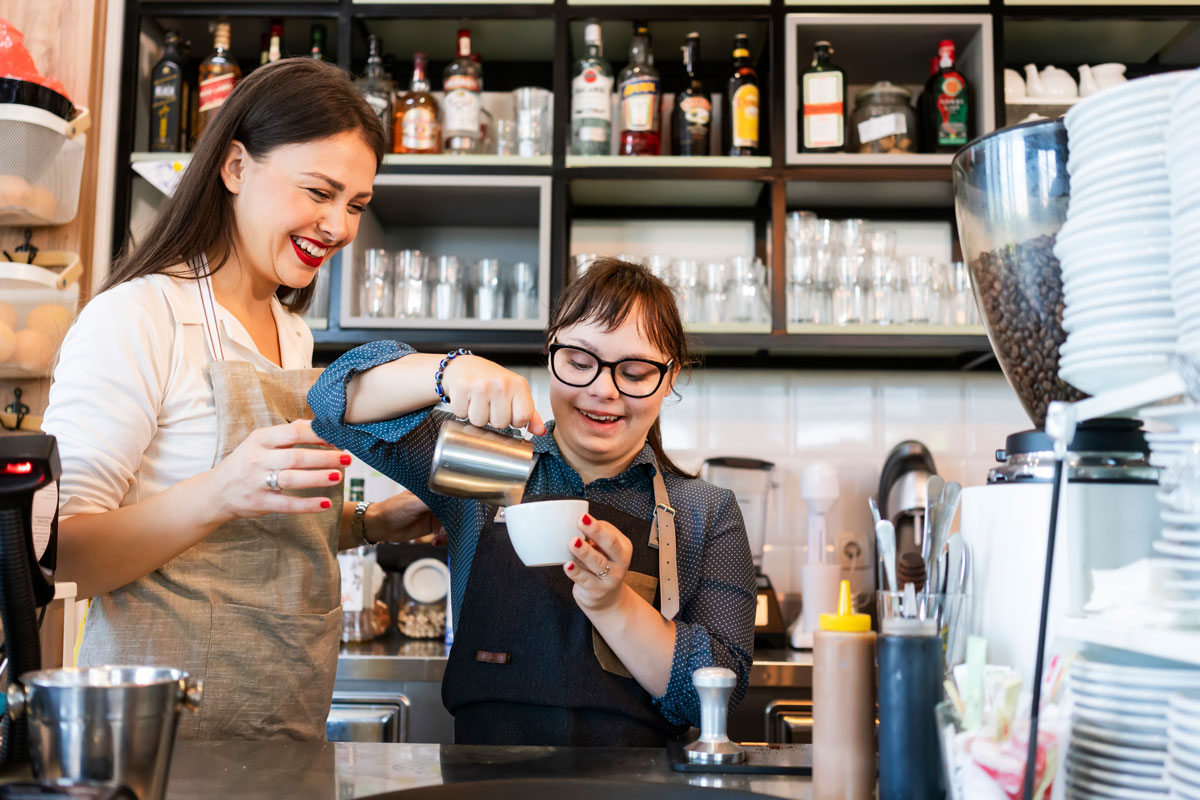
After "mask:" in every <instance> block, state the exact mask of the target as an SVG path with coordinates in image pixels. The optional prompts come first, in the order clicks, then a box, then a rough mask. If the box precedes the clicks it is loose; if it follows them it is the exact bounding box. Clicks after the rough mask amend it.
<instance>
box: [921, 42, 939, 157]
mask: <svg viewBox="0 0 1200 800" xmlns="http://www.w3.org/2000/svg"><path fill="white" fill-rule="evenodd" d="M939 62H940V59H939V58H938V57H937V56H931V57H930V59H929V76H930V78H932V77H933V76H934V75H936V74H937V71H938V65H939ZM925 80H926V82H927V83H928V81H929V78H926V79H925ZM932 108H933V95H932V94H930V91H929V88H928V86H927V87H926V88H925V89H924V90H922V92H921V94H920V96H919V97H917V150H918V151H920V152H922V153H932V152H933V144H932V142H931V141H930V139H931V137H932V136H933V131H932V130H931V125H930V121H931V119H932V117H933V114H934V112H933V111H932Z"/></svg>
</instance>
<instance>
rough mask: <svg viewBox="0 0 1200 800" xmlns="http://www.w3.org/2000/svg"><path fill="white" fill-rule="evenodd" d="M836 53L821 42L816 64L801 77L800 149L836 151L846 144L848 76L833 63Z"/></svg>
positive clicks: (814, 60) (816, 49) (829, 45)
mask: <svg viewBox="0 0 1200 800" xmlns="http://www.w3.org/2000/svg"><path fill="white" fill-rule="evenodd" d="M832 55H833V45H831V44H830V43H829V42H817V43H816V44H815V45H814V52H813V61H812V66H811V67H809V68H808V70H806V71H805V73H804V75H803V77H802V78H801V79H800V81H801V83H800V85H801V90H802V103H803V105H802V108H801V111H800V114H801V120H800V122H801V125H800V130H801V131H802V132H803V138H802V139H801V142H800V148H801V149H802V150H804V151H805V152H807V153H833V152H837V151H840V150H842V149H843V148H844V147H845V146H846V75H845V73H843V72H842V71H841V70H840V69H838V68H837V67H835V66H834V65H833V64H832V63H830V60H829V57H830V56H832Z"/></svg>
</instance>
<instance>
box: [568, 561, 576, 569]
mask: <svg viewBox="0 0 1200 800" xmlns="http://www.w3.org/2000/svg"><path fill="white" fill-rule="evenodd" d="M574 571H575V562H573V561H572V562H571V563H570V564H567V572H574Z"/></svg>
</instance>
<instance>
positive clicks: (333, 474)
mask: <svg viewBox="0 0 1200 800" xmlns="http://www.w3.org/2000/svg"><path fill="white" fill-rule="evenodd" d="M341 477H342V473H340V472H331V473H329V480H331V481H336V480H339V479H340V478H341Z"/></svg>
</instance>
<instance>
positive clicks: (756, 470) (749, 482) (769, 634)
mask: <svg viewBox="0 0 1200 800" xmlns="http://www.w3.org/2000/svg"><path fill="white" fill-rule="evenodd" d="M700 477H701V478H703V479H704V480H706V481H708V482H710V483H713V484H715V485H717V486H720V487H722V488H723V489H729V490H730V491H732V492H733V493H734V495H735V496H736V497H737V501H738V505H739V506H740V507H741V509H742V519H744V520H745V522H746V535H747V537H748V538H749V540H750V553H751V555H752V556H753V558H754V573H755V576H756V580H757V583H758V602H757V605H756V611H755V614H754V647H755V649H756V650H761V649H782V648H784V647H786V646H787V631H786V629H785V627H784V624H783V612H782V610H781V609H780V607H779V597H778V596H777V595H776V594H775V589H774V587H772V586H771V579H770V578H768V577H767V576H766V575H764V574H763V569H762V560H763V546H764V544H765V543H766V538H767V509H768V508H770V500H771V498H772V497H773V495H774V490H775V487H776V486H777V485H778V484H777V483H776V480H775V465H774V464H773V463H771V462H770V461H762V460H760V459H757V458H742V457H737V456H721V457H716V458H710V459H707V460H706V461H705V462H704V464H703V465H702V466H701V467H700Z"/></svg>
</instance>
